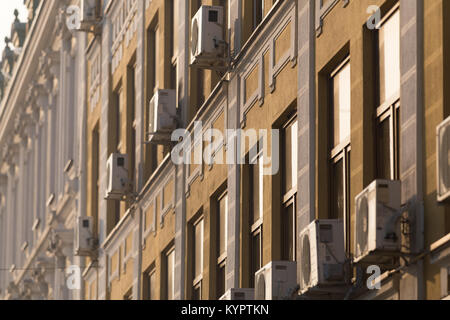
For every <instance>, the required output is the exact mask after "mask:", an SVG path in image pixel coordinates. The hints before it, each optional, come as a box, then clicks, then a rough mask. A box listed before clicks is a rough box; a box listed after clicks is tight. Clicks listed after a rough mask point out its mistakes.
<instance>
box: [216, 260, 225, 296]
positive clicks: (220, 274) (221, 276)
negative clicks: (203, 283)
mask: <svg viewBox="0 0 450 320" xmlns="http://www.w3.org/2000/svg"><path fill="white" fill-rule="evenodd" d="M224 294H225V265H221V266H218V268H217V299H220V298H221V297H222V296H223V295H224Z"/></svg>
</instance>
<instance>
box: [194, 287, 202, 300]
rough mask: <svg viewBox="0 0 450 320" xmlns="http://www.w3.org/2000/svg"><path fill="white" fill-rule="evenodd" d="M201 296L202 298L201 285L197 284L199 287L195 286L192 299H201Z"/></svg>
mask: <svg viewBox="0 0 450 320" xmlns="http://www.w3.org/2000/svg"><path fill="white" fill-rule="evenodd" d="M201 298H202V290H201V286H197V287H195V288H194V290H193V292H192V300H194V301H200V300H201Z"/></svg>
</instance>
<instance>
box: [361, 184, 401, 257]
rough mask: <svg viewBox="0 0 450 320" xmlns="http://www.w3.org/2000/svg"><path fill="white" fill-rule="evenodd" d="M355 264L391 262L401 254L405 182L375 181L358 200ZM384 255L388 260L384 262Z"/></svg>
mask: <svg viewBox="0 0 450 320" xmlns="http://www.w3.org/2000/svg"><path fill="white" fill-rule="evenodd" d="M355 203H356V221H355V230H354V234H355V238H354V239H355V240H354V241H355V256H354V262H355V263H359V262H364V263H376V264H377V265H382V264H384V263H391V261H392V256H391V257H387V256H389V255H391V254H392V253H396V252H400V249H401V233H400V224H399V223H398V218H399V214H400V209H401V182H400V181H390V180H375V181H374V182H373V183H372V184H371V185H370V186H369V187H368V188H366V189H365V190H364V191H363V192H362V193H360V194H359V195H358V196H357V197H356V199H355ZM383 256H385V257H387V260H386V261H384V260H383V258H382V257H383Z"/></svg>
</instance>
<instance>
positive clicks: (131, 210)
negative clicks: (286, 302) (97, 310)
mask: <svg viewBox="0 0 450 320" xmlns="http://www.w3.org/2000/svg"><path fill="white" fill-rule="evenodd" d="M90 3H92V4H95V5H96V8H97V10H96V18H98V19H96V20H95V23H90V24H87V25H86V24H83V23H81V24H79V25H77V26H76V27H73V25H72V22H73V21H72V20H71V19H73V18H74V15H73V14H74V13H75V14H76V12H77V11H76V10H75V9H74V8H77V7H78V8H79V7H80V5H81V2H80V1H76V0H73V1H56V0H48V1H26V4H27V6H28V8H29V10H30V19H29V21H28V22H27V23H20V22H18V21H16V22H15V23H14V25H13V27H12V33H11V44H9V45H7V47H6V49H5V52H4V54H3V56H2V67H1V70H2V73H1V75H0V77H1V78H0V81H1V82H0V89H2V90H1V91H0V93H1V94H2V101H1V107H0V144H1V146H2V150H3V152H2V155H1V156H2V157H1V176H0V183H1V185H0V187H1V189H0V195H1V198H0V200H1V202H0V205H1V206H0V219H1V220H0V228H1V229H0V230H1V231H0V239H1V240H0V241H1V243H2V244H6V245H2V246H1V248H0V289H1V292H0V296H1V297H3V298H5V299H87V300H105V299H106V300H123V299H135V300H145V299H147V300H160V299H161V300H185V299H189V300H201V299H203V300H216V299H220V298H222V297H224V295H226V294H227V293H228V294H229V295H230V294H231V295H232V292H233V290H234V289H236V290H237V289H239V288H249V289H254V291H253V293H250V295H252V294H255V292H256V297H261V295H262V296H263V297H264V296H265V297H269V296H270V297H271V298H273V299H275V298H278V299H393V300H406V299H413V300H415V299H448V297H449V266H450V262H449V261H450V216H449V212H448V210H449V208H450V206H449V205H448V203H446V201H445V197H440V195H441V192H440V187H439V183H440V181H441V179H440V177H441V172H447V171H446V168H447V167H448V153H445V152H447V151H444V154H445V156H444V157H443V158H442V160H441V158H440V157H441V155H440V152H439V150H441V148H445V145H446V142H445V143H444V144H443V145H444V147H442V146H441V145H439V144H437V143H436V132H437V131H436V130H437V127H438V126H439V125H440V124H441V123H442V122H443V121H444V120H445V119H446V118H447V117H448V116H450V109H449V106H448V102H447V99H448V98H449V97H450V96H449V94H448V92H450V91H449V90H447V89H448V88H447V86H448V84H449V83H450V82H449V81H450V79H447V78H448V75H447V74H449V72H447V71H449V70H448V67H449V65H450V64H449V63H450V60H449V58H448V56H449V55H448V52H447V51H448V50H450V49H449V48H450V47H449V44H450V33H449V32H450V28H449V26H448V25H447V24H448V22H446V18H447V17H448V16H450V4H448V3H447V1H445V0H358V1H355V0H327V1H325V0H324V1H322V0H317V1H313V0H284V1H282V0H278V1H272V0H251V1H250V0H242V1H240V0H229V1H223V0H208V1H205V0H204V1H199V0H192V1H181V0H120V1H118V0H116V1H112V0H110V1H106V0H104V1H95V0H94V1H90ZM202 5H209V6H218V7H221V8H222V10H223V11H221V12H222V14H221V13H220V11H219V15H218V17H219V18H217V17H215V16H214V15H213V16H211V15H210V16H209V17H208V19H209V20H211V19H213V20H218V21H219V23H218V24H219V25H221V27H222V28H223V30H222V31H223V34H222V37H223V39H224V41H221V42H215V45H216V48H218V47H222V48H223V53H224V56H222V57H220V58H221V59H216V60H218V61H219V62H221V63H222V65H219V66H217V65H214V66H213V65H212V64H211V63H210V62H208V63H210V64H209V65H207V66H205V65H202V66H198V65H197V66H193V65H191V64H192V63H191V62H192V61H191V55H192V52H193V45H192V43H193V42H194V38H195V37H193V35H192V34H193V30H195V29H193V28H191V26H192V20H193V19H194V17H195V16H196V13H197V12H198V10H199V9H200V8H201V6H202ZM222 15H223V24H221V23H220V20H221V19H220V17H221V16H222ZM75 18H76V15H75ZM75 24H76V23H75ZM222 58H223V59H222ZM163 89H164V90H173V91H171V92H174V93H175V94H176V115H173V118H176V122H177V126H176V127H174V129H176V128H178V129H184V128H185V129H186V131H184V135H180V136H178V138H181V137H182V143H183V144H180V143H177V142H179V141H164V142H165V143H161V141H160V142H159V143H155V138H154V137H153V134H154V132H151V131H150V129H149V127H150V128H151V125H150V123H153V122H154V121H155V119H154V116H153V114H152V110H153V109H152V108H151V105H152V104H151V103H150V101H151V100H152V98H153V97H154V96H155V95H158V94H159V92H160V90H163ZM153 101H154V100H153ZM211 129H214V130H211ZM212 132H213V133H214V134H213V133H212ZM264 132H266V133H268V134H266V135H264V134H263V133H264ZM152 138H153V139H152ZM150 140H152V141H153V142H152V143H150V142H151V141H150ZM445 141H446V140H445ZM180 145H182V146H183V147H184V149H183V152H184V151H186V153H184V154H183V157H184V158H185V159H188V158H189V159H188V160H191V161H181V162H177V161H176V158H177V157H176V155H177V154H176V152H177V151H178V150H179V149H177V148H178V147H179V146H180ZM447 148H448V147H447ZM207 152H209V153H210V156H211V157H210V158H209V159H211V158H212V159H213V160H214V161H208V159H207V157H203V155H204V154H205V153H207ZM112 154H118V155H120V157H123V158H122V159H126V166H125V167H126V169H127V170H126V175H127V177H126V179H125V180H126V185H127V187H129V189H128V192H127V193H126V194H125V195H124V196H123V197H121V198H112V197H110V196H108V194H109V193H110V191H111V181H112V180H111V174H113V176H114V171H111V162H110V161H109V160H110V159H111V155H112ZM198 154H200V155H201V156H200V157H198V156H196V155H198ZM230 154H231V156H230ZM233 154H234V156H232V155H233ZM268 159H270V160H271V161H268V162H267V161H266V160H268ZM438 159H439V161H438ZM221 160H223V161H221ZM225 160H226V161H225ZM124 161H125V160H124ZM438 163H443V166H444V169H442V170H441V169H440V168H438ZM445 166H447V167H445ZM438 169H439V170H438ZM437 172H438V174H437ZM377 179H378V180H379V181H380V179H383V181H386V180H389V181H400V182H401V190H400V192H399V193H398V194H397V195H394V197H396V200H397V201H398V202H399V203H400V204H401V208H400V207H399V208H397V209H396V211H395V214H393V215H391V216H392V217H393V218H391V220H390V221H388V222H386V221H384V222H382V223H383V224H382V225H378V227H380V228H393V229H395V230H392V233H387V234H386V236H390V235H391V234H394V235H395V236H397V238H396V239H394V240H395V242H396V244H397V245H398V246H399V248H398V250H397V251H395V252H394V253H390V254H388V255H386V254H385V253H384V252H382V253H381V254H379V255H377V256H375V260H373V261H372V263H370V264H366V263H360V262H359V261H357V259H356V257H357V256H358V252H359V250H360V247H359V245H360V243H359V242H358V241H359V240H358V239H359V238H358V237H359V236H358V234H359V230H360V228H365V227H367V225H366V226H364V225H361V224H360V222H359V217H360V212H361V210H360V202H359V201H356V200H355V199H359V195H360V194H361V192H363V190H365V189H366V188H367V187H368V186H370V185H371V183H372V182H373V181H374V180H377ZM444 184H445V181H444ZM390 209H392V208H385V207H383V210H390ZM84 218H88V220H87V221H92V225H93V228H92V229H91V237H90V239H89V240H90V241H89V243H90V245H91V250H88V251H89V252H87V253H86V252H84V253H83V254H80V252H79V250H77V249H79V248H78V245H79V242H80V241H79V240H80V234H81V230H80V228H81V227H82V225H80V224H79V223H78V221H82V220H83V219H84ZM315 221H319V223H320V221H325V222H326V223H328V222H329V221H335V222H338V223H337V224H336V225H338V226H342V227H338V228H337V229H335V230H333V232H332V235H331V238H334V239H336V238H338V239H341V240H342V241H338V242H340V243H339V244H338V245H337V247H339V246H342V250H340V249H336V250H340V255H342V259H341V258H339V257H336V252H334V254H333V253H332V254H331V255H330V254H328V253H324V257H325V259H334V260H336V262H338V261H337V260H339V263H333V262H330V261H328V260H327V261H325V262H323V263H322V261H321V260H318V264H320V265H321V267H320V268H319V272H318V275H317V284H315V285H313V286H307V287H305V278H306V273H309V272H310V271H311V267H310V266H311V261H312V260H311V257H316V256H319V259H321V258H320V257H321V253H320V252H322V251H320V250H330V248H329V245H336V243H333V241H334V242H336V240H324V239H325V238H327V237H328V236H329V233H322V231H323V230H324V229H323V228H320V227H319V229H320V232H319V234H318V235H317V239H319V238H320V239H322V240H320V242H321V244H320V245H318V246H317V248H315V249H314V250H315V251H314V252H312V253H311V252H310V254H308V255H305V252H306V251H305V246H304V237H303V234H304V232H305V230H307V229H308V228H310V227H311V224H312V223H313V222H315ZM327 221H328V222H327ZM366 223H367V224H369V222H368V221H366ZM319 229H318V230H319ZM397 230H399V231H397ZM333 235H334V236H333ZM322 237H324V238H322ZM327 239H328V238H327ZM386 239H387V238H386ZM386 239H385V240H386ZM388 240H392V239H388ZM308 250H309V247H308ZM333 250H334V249H333ZM331 251H332V250H331ZM80 255H82V256H80ZM386 256H388V259H387V258H386ZM386 261H388V263H387V262H386ZM276 266H278V267H276ZM292 266H293V270H294V271H293V274H294V276H293V277H289V279H293V280H291V281H290V282H289V281H288V283H287V284H286V290H285V292H283V293H282V294H281V293H280V294H276V293H275V289H273V288H272V287H275V285H274V284H273V283H275V280H273V283H271V284H269V283H268V282H267V281H270V280H265V282H264V284H263V287H262V288H261V279H264V278H261V277H260V275H261V274H262V273H261V272H263V273H264V272H265V271H264V270H275V271H271V272H278V271H276V270H281V269H285V270H287V269H289V270H290V268H291V267H292ZM305 266H307V268H306V269H305ZM373 266H375V267H378V269H379V271H380V275H381V277H380V278H379V279H381V280H380V286H379V287H377V288H375V289H374V288H371V287H370V276H371V271H370V270H371V269H370V267H373ZM73 267H75V269H76V267H78V268H79V270H80V272H79V276H80V278H79V279H81V281H80V283H79V286H76V288H75V289H74V288H72V287H71V286H70V284H69V283H70V281H71V280H73V278H72V277H73V276H76V277H77V276H78V273H77V272H76V271H74V269H72V268H73ZM322 268H324V269H322ZM261 270H263V271H261ZM323 270H325V271H323ZM336 270H337V271H336ZM72 271H73V272H72ZM273 274H275V273H273ZM339 274H341V275H342V277H341V278H339V279H338V280H339V281H335V280H336V279H334V278H333V276H336V275H339ZM271 277H272V276H271ZM273 277H274V279H275V278H276V276H273ZM266 278H268V277H266ZM312 278H314V279H315V273H314V275H313V277H312ZM75 282H77V281H75ZM308 283H309V281H308ZM311 283H312V282H311ZM264 285H265V287H264ZM250 292H251V291H250ZM252 297H253V296H252Z"/></svg>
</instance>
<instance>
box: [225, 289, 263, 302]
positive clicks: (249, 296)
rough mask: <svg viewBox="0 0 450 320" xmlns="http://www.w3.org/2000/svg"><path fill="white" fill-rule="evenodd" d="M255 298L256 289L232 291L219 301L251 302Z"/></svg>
mask: <svg viewBox="0 0 450 320" xmlns="http://www.w3.org/2000/svg"><path fill="white" fill-rule="evenodd" d="M254 298H255V289H230V290H228V291H227V292H226V293H225V294H224V295H223V296H222V297H221V298H220V299H219V300H223V301H230V300H231V301H251V300H253V299H254Z"/></svg>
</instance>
